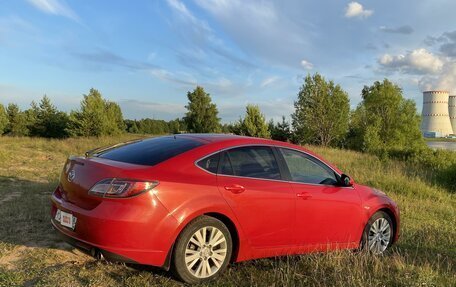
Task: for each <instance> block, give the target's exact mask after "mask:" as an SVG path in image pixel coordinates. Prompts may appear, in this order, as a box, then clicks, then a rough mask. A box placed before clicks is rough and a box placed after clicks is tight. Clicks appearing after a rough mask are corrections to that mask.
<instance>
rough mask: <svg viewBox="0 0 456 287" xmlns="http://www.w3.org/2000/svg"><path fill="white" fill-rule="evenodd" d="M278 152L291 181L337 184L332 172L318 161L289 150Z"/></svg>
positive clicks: (283, 149)
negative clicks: (283, 160) (281, 156)
mask: <svg viewBox="0 0 456 287" xmlns="http://www.w3.org/2000/svg"><path fill="white" fill-rule="evenodd" d="M280 152H281V153H282V155H283V158H284V159H285V162H286V164H287V166H288V170H289V171H290V175H291V180H292V181H296V182H302V183H313V184H327V185H336V184H337V182H338V181H337V178H336V174H335V173H334V171H333V170H331V169H330V168H329V167H327V166H326V165H325V164H324V163H322V162H320V161H319V160H317V159H315V158H313V157H311V156H309V155H306V154H305V153H302V152H299V151H295V150H291V149H285V148H281V149H280Z"/></svg>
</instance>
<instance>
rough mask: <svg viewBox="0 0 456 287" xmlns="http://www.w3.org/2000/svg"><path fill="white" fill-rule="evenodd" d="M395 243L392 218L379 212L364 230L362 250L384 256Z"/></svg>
mask: <svg viewBox="0 0 456 287" xmlns="http://www.w3.org/2000/svg"><path fill="white" fill-rule="evenodd" d="M392 242H393V222H392V220H391V217H390V216H389V215H388V214H387V213H385V212H383V211H379V212H377V213H375V214H374V215H373V216H372V217H371V218H370V219H369V221H368V222H367V224H366V227H365V228H364V233H363V239H362V248H363V249H365V250H367V251H369V252H372V253H373V254H383V253H384V252H385V250H386V249H387V248H388V247H389V246H391V244H392Z"/></svg>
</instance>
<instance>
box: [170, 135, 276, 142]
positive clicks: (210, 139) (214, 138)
mask: <svg viewBox="0 0 456 287" xmlns="http://www.w3.org/2000/svg"><path fill="white" fill-rule="evenodd" d="M175 136H177V137H183V138H194V139H198V140H201V141H205V142H207V143H215V142H225V141H233V140H236V141H245V142H252V141H254V142H275V141H273V140H270V139H264V138H256V137H248V136H239V135H234V134H193V133H188V134H177V135H175Z"/></svg>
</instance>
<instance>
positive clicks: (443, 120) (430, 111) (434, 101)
mask: <svg viewBox="0 0 456 287" xmlns="http://www.w3.org/2000/svg"><path fill="white" fill-rule="evenodd" d="M448 98H449V93H448V92H446V91H427V92H423V112H422V113H421V116H422V122H421V132H422V133H424V134H427V133H435V136H436V137H445V136H447V135H449V134H452V133H453V128H452V127H451V122H450V116H449V114H448Z"/></svg>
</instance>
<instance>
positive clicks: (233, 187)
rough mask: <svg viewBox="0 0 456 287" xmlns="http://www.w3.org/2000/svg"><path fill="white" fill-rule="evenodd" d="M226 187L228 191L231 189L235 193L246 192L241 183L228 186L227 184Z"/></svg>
mask: <svg viewBox="0 0 456 287" xmlns="http://www.w3.org/2000/svg"><path fill="white" fill-rule="evenodd" d="M225 189H226V190H228V191H231V192H232V193H235V194H237V193H241V192H244V190H245V188H244V187H243V186H242V185H239V184H232V185H227V186H225Z"/></svg>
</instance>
